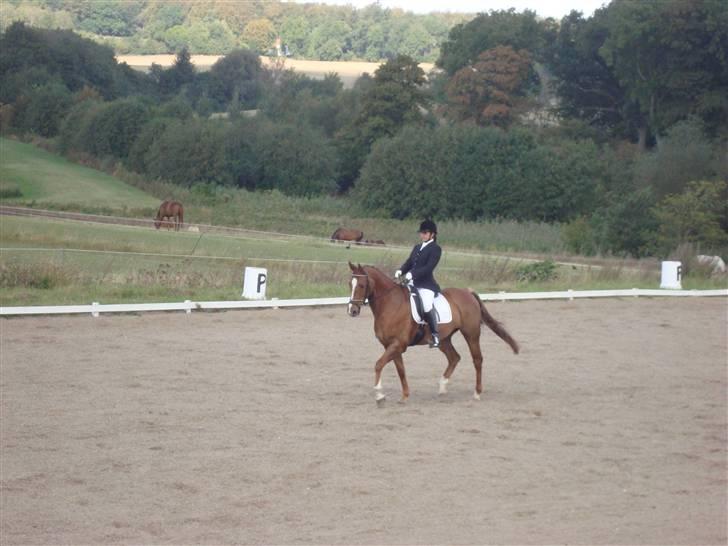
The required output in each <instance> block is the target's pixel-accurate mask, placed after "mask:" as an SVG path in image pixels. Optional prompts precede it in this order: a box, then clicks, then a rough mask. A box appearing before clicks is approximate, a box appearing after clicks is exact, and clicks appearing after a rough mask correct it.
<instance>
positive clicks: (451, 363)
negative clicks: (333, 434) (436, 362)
mask: <svg viewBox="0 0 728 546" xmlns="http://www.w3.org/2000/svg"><path fill="white" fill-rule="evenodd" d="M349 267H350V268H351V272H352V273H351V298H350V299H349V306H348V313H349V315H350V316H352V317H356V316H358V315H359V313H360V312H361V306H362V305H364V303H365V302H366V301H367V300H368V301H369V305H370V307H371V308H372V313H373V314H374V334H375V335H376V336H377V339H378V340H379V342H380V343H381V344H382V345H383V346H384V354H383V355H382V356H381V357H380V358H379V360H377V363H376V365H375V366H374V389H375V390H376V400H377V402H379V401H381V400H383V399H384V398H385V395H384V393H383V392H382V369H383V368H384V366H386V364H387V363H388V362H389V361H390V360H394V365H395V366H396V367H397V374H398V375H399V380H400V382H401V383H402V399H401V400H400V401H401V402H405V401H407V398H408V397H409V387H408V386H407V376H406V374H405V370H404V361H403V359H402V354H403V353H404V352H405V351H406V350H407V347H409V346H410V344H411V343H412V341H413V340H414V337H415V334H416V333H417V329H418V324H417V323H416V322H415V321H414V319H413V318H412V313H411V310H410V302H409V291H408V289H407V287H405V286H402V285H400V284H398V283H397V282H395V281H393V280H392V279H390V278H389V277H388V276H387V275H386V274H384V273H383V272H382V271H380V270H379V269H377V268H376V267H373V266H367V265H365V266H361V265H357V266H354V265H352V264H351V262H350V263H349ZM442 294H443V295H444V296H445V297H446V298H447V300H448V302H449V303H450V307H451V308H452V321H451V322H448V323H446V324H440V326H439V330H440V332H439V333H440V350H441V351H442V352H443V353H444V354H445V356H446V357H447V368H446V369H445V372H444V373H443V374H442V377H441V378H440V394H445V393H446V392H447V383H448V381H449V380H450V376H451V375H452V374H453V372H454V371H455V366H457V364H458V362H459V361H460V355H459V354H458V352H457V351H456V350H455V348H454V347H453V344H452V340H451V338H452V336H453V334H454V333H455V332H457V331H458V330H460V332H462V334H463V337H464V338H465V341H466V342H467V344H468V348H469V349H470V354H471V356H472V357H473V365H474V366H475V394H474V397H475V398H476V399H477V400H480V394H481V393H482V392H483V380H482V368H483V366H482V365H483V355H482V353H481V352H480V325H481V324H482V323H484V324H486V325H487V326H488V327H489V328H490V329H491V330H493V332H495V334H496V335H497V336H498V337H500V338H501V339H502V340H503V341H505V342H506V343H507V344H508V345H510V346H511V349H513V352H514V353H515V354H518V351H519V347H518V343H517V342H516V340H514V339H513V338H512V337H511V335H510V334H509V333H508V332H507V331H506V329H505V328H504V327H503V325H502V324H501V323H500V322H498V321H497V320H495V319H494V318H493V317H492V316H491V315H490V313H488V311H487V310H486V308H485V305H483V302H482V301H481V300H480V297H479V296H478V294H476V293H475V292H472V291H470V290H464V289H462V288H446V289H445V290H443V291H442ZM425 328H426V330H427V334H426V336H425V337H424V338H423V339H421V340H420V341H419V343H418V344H419V345H423V344H424V343H427V342H429V340H430V339H431V335H430V332H429V327H425Z"/></svg>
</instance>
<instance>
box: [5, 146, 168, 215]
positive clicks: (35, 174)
mask: <svg viewBox="0 0 728 546" xmlns="http://www.w3.org/2000/svg"><path fill="white" fill-rule="evenodd" d="M0 201H1V202H2V203H3V204H31V203H32V204H34V205H35V206H39V207H42V206H47V205H55V206H63V207H65V208H69V207H78V208H85V207H91V208H94V209H108V210H119V209H124V208H129V209H141V208H149V207H156V206H157V205H158V204H159V200H158V199H157V198H155V197H152V196H151V195H149V194H147V193H145V192H143V191H142V190H140V189H138V188H135V187H133V186H130V185H128V184H125V183H124V182H122V181H121V180H119V179H118V178H114V177H113V176H110V175H108V174H105V173H103V172H101V171H97V170H95V169H91V168H88V167H84V166H81V165H77V164H75V163H71V162H70V161H68V160H67V159H65V158H63V157H61V156H58V155H55V154H52V153H50V152H47V151H45V150H42V149H40V148H37V147H35V146H33V145H31V144H25V143H22V142H18V141H15V140H9V139H6V138H0Z"/></svg>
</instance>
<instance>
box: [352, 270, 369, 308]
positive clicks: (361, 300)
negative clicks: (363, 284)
mask: <svg viewBox="0 0 728 546" xmlns="http://www.w3.org/2000/svg"><path fill="white" fill-rule="evenodd" d="M351 276H352V277H364V278H366V280H367V289H366V291H365V293H364V297H363V298H362V299H360V300H355V299H354V298H349V305H351V304H352V303H353V304H355V305H366V304H367V299H368V298H369V275H367V274H366V273H352V274H351ZM351 295H352V296H353V295H354V293H353V292H352V294H351Z"/></svg>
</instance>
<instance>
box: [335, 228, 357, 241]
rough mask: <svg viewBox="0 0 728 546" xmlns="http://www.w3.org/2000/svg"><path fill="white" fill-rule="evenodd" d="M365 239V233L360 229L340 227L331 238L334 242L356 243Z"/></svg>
mask: <svg viewBox="0 0 728 546" xmlns="http://www.w3.org/2000/svg"><path fill="white" fill-rule="evenodd" d="M363 238H364V232H363V231H359V230H358V229H349V228H343V227H340V228H338V229H337V230H336V231H334V234H333V235H332V236H331V240H332V241H355V242H359V241H361V240H362V239H363Z"/></svg>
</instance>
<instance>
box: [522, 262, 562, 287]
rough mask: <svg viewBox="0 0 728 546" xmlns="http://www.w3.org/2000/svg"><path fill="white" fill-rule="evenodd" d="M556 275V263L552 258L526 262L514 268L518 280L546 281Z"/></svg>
mask: <svg viewBox="0 0 728 546" xmlns="http://www.w3.org/2000/svg"><path fill="white" fill-rule="evenodd" d="M556 277H557V271H556V264H555V263H554V262H553V261H552V260H546V261H544V262H535V263H531V264H526V265H522V266H520V267H518V268H517V269H516V278H517V279H518V282H546V281H550V280H553V279H555V278H556Z"/></svg>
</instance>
